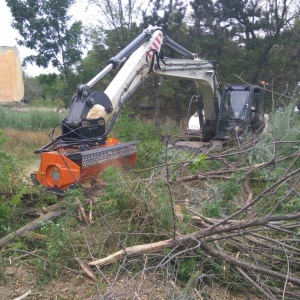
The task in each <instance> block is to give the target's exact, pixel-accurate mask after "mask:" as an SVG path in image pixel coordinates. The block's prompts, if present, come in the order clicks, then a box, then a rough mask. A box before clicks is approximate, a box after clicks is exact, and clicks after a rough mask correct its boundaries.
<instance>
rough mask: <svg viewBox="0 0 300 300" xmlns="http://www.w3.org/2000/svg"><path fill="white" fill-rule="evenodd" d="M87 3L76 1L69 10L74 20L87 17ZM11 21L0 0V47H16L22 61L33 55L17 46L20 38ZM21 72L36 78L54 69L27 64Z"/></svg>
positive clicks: (5, 6) (3, 0) (10, 16)
mask: <svg viewBox="0 0 300 300" xmlns="http://www.w3.org/2000/svg"><path fill="white" fill-rule="evenodd" d="M86 2H87V1H84V0H78V1H77V3H76V4H75V6H74V7H72V8H71V10H70V14H71V15H73V16H74V18H75V19H76V20H81V21H83V22H84V21H85V20H82V16H87V14H86V13H84V11H85V8H86V4H85V3H86ZM12 21H13V18H12V15H11V12H10V9H9V8H8V6H7V5H6V1H5V0H0V46H16V47H17V48H18V50H19V53H20V57H21V60H23V59H24V58H25V57H26V56H28V55H31V54H34V52H33V51H31V50H30V49H28V48H26V47H21V46H18V45H17V41H16V39H17V38H19V37H20V35H19V34H18V31H17V30H15V29H13V28H12V26H11V23H12ZM23 71H24V72H25V73H26V74H27V75H28V76H32V77H34V76H37V75H39V74H41V73H51V72H54V71H55V69H53V68H51V67H50V68H48V69H44V68H39V67H37V66H35V65H34V64H33V65H31V64H28V65H27V66H26V67H23Z"/></svg>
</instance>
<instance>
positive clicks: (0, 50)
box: [0, 46, 24, 103]
mask: <svg viewBox="0 0 300 300" xmlns="http://www.w3.org/2000/svg"><path fill="white" fill-rule="evenodd" d="M23 97H24V82H23V71H22V65H21V60H20V55H19V51H18V49H17V47H5V46H0V103H4V102H5V103H6V102H14V101H21V100H22V99H23Z"/></svg>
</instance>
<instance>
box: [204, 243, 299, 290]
mask: <svg viewBox="0 0 300 300" xmlns="http://www.w3.org/2000/svg"><path fill="white" fill-rule="evenodd" d="M200 248H201V249H203V250H204V251H206V252H207V253H209V254H210V255H212V256H214V257H218V258H219V259H221V260H222V261H226V262H227V263H229V264H231V265H233V266H236V267H239V268H242V269H247V270H252V271H255V272H259V273H261V274H264V275H267V276H271V277H273V278H277V279H280V280H283V281H287V282H290V283H293V284H295V285H298V286H300V279H298V278H296V277H293V276H289V275H288V274H282V273H279V272H276V271H273V270H270V269H267V268H264V267H260V266H258V265H254V264H253V263H248V262H245V261H242V260H239V259H237V258H234V257H232V256H230V255H228V254H226V253H224V252H221V251H219V250H216V249H214V248H213V247H211V246H209V245H208V244H207V243H206V242H205V241H201V244H200Z"/></svg>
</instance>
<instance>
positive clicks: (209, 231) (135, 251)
mask: <svg viewBox="0 0 300 300" xmlns="http://www.w3.org/2000/svg"><path fill="white" fill-rule="evenodd" d="M298 218H300V212H298V213H295V214H286V215H274V216H265V217H262V218H257V219H253V220H248V221H236V222H234V223H233V224H230V225H226V226H225V225H224V226H219V227H214V225H213V226H211V227H209V228H205V229H202V230H199V231H196V232H194V233H192V234H188V235H184V236H180V237H178V238H177V239H176V240H174V239H173V238H172V239H168V240H164V241H160V242H155V243H150V244H144V245H137V246H132V247H127V248H124V249H122V250H120V251H117V252H115V253H113V254H111V255H109V256H107V257H105V258H102V259H98V260H95V261H92V262H90V263H89V265H90V266H105V265H109V264H112V263H113V262H116V261H118V260H121V259H123V258H125V257H128V256H133V255H143V254H149V253H156V252H161V251H162V250H164V249H166V248H173V247H175V246H178V245H185V244H190V242H191V241H195V240H201V239H203V238H206V237H210V236H213V235H216V234H221V233H232V232H233V231H240V230H242V229H246V228H249V227H254V226H259V225H266V224H268V223H270V222H274V221H283V220H293V219H298Z"/></svg>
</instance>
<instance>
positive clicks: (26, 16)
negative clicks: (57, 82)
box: [6, 0, 82, 95]
mask: <svg viewBox="0 0 300 300" xmlns="http://www.w3.org/2000/svg"><path fill="white" fill-rule="evenodd" d="M6 2H7V5H8V6H9V8H10V10H11V13H12V15H13V18H14V21H13V23H12V26H13V27H14V28H15V29H17V30H18V31H19V33H20V35H21V38H20V39H19V40H18V44H19V45H21V46H25V47H27V48H29V49H31V50H35V51H36V54H35V55H30V56H28V57H26V58H25V63H28V62H29V63H35V64H36V65H37V66H39V67H44V68H46V67H48V66H49V65H52V66H53V67H55V68H57V69H58V70H59V71H60V72H61V73H62V74H63V75H64V78H65V80H66V84H67V88H68V90H69V94H70V95H71V94H72V93H73V92H74V88H73V86H72V84H71V76H70V74H71V71H72V68H73V67H74V65H75V64H76V63H77V62H78V61H80V59H81V54H82V51H81V34H82V24H81V22H73V23H71V17H70V16H69V15H68V9H69V8H70V7H71V5H72V4H73V3H74V2H75V0H20V1H15V0H6Z"/></svg>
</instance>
